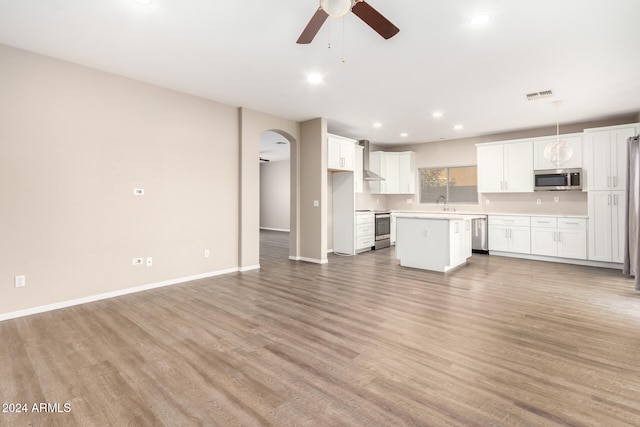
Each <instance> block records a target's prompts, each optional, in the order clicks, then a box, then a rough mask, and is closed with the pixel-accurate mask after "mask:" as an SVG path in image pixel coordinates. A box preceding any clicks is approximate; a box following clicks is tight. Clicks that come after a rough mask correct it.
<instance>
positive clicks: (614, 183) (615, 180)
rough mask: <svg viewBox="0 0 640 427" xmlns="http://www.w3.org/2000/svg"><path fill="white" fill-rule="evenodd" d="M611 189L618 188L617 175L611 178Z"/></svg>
mask: <svg viewBox="0 0 640 427" xmlns="http://www.w3.org/2000/svg"><path fill="white" fill-rule="evenodd" d="M613 187H614V188H617V187H618V176H617V175H616V176H614V177H613Z"/></svg>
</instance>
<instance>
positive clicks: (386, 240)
mask: <svg viewBox="0 0 640 427" xmlns="http://www.w3.org/2000/svg"><path fill="white" fill-rule="evenodd" d="M374 215H375V242H376V243H375V249H382V248H388V247H389V246H391V213H390V212H374Z"/></svg>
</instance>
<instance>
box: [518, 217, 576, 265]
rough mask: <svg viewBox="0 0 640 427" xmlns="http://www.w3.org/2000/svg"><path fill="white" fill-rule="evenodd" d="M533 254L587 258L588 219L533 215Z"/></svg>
mask: <svg viewBox="0 0 640 427" xmlns="http://www.w3.org/2000/svg"><path fill="white" fill-rule="evenodd" d="M531 254H532V255H544V256H553V257H560V258H574V259H586V258H587V221H586V219H584V218H566V217H559V218H558V217H532V218H531Z"/></svg>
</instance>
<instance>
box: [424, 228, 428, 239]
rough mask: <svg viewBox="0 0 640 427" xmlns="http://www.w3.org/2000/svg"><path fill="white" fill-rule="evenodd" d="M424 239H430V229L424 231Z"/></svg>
mask: <svg viewBox="0 0 640 427" xmlns="http://www.w3.org/2000/svg"><path fill="white" fill-rule="evenodd" d="M424 237H429V229H428V228H425V229H424Z"/></svg>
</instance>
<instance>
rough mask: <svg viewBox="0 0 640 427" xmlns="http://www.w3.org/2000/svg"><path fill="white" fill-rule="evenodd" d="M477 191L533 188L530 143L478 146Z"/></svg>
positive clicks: (531, 143)
mask: <svg viewBox="0 0 640 427" xmlns="http://www.w3.org/2000/svg"><path fill="white" fill-rule="evenodd" d="M477 154H478V192H480V193H505V192H506V193H526V192H531V191H533V142H532V141H521V142H506V143H490V144H479V145H477Z"/></svg>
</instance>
